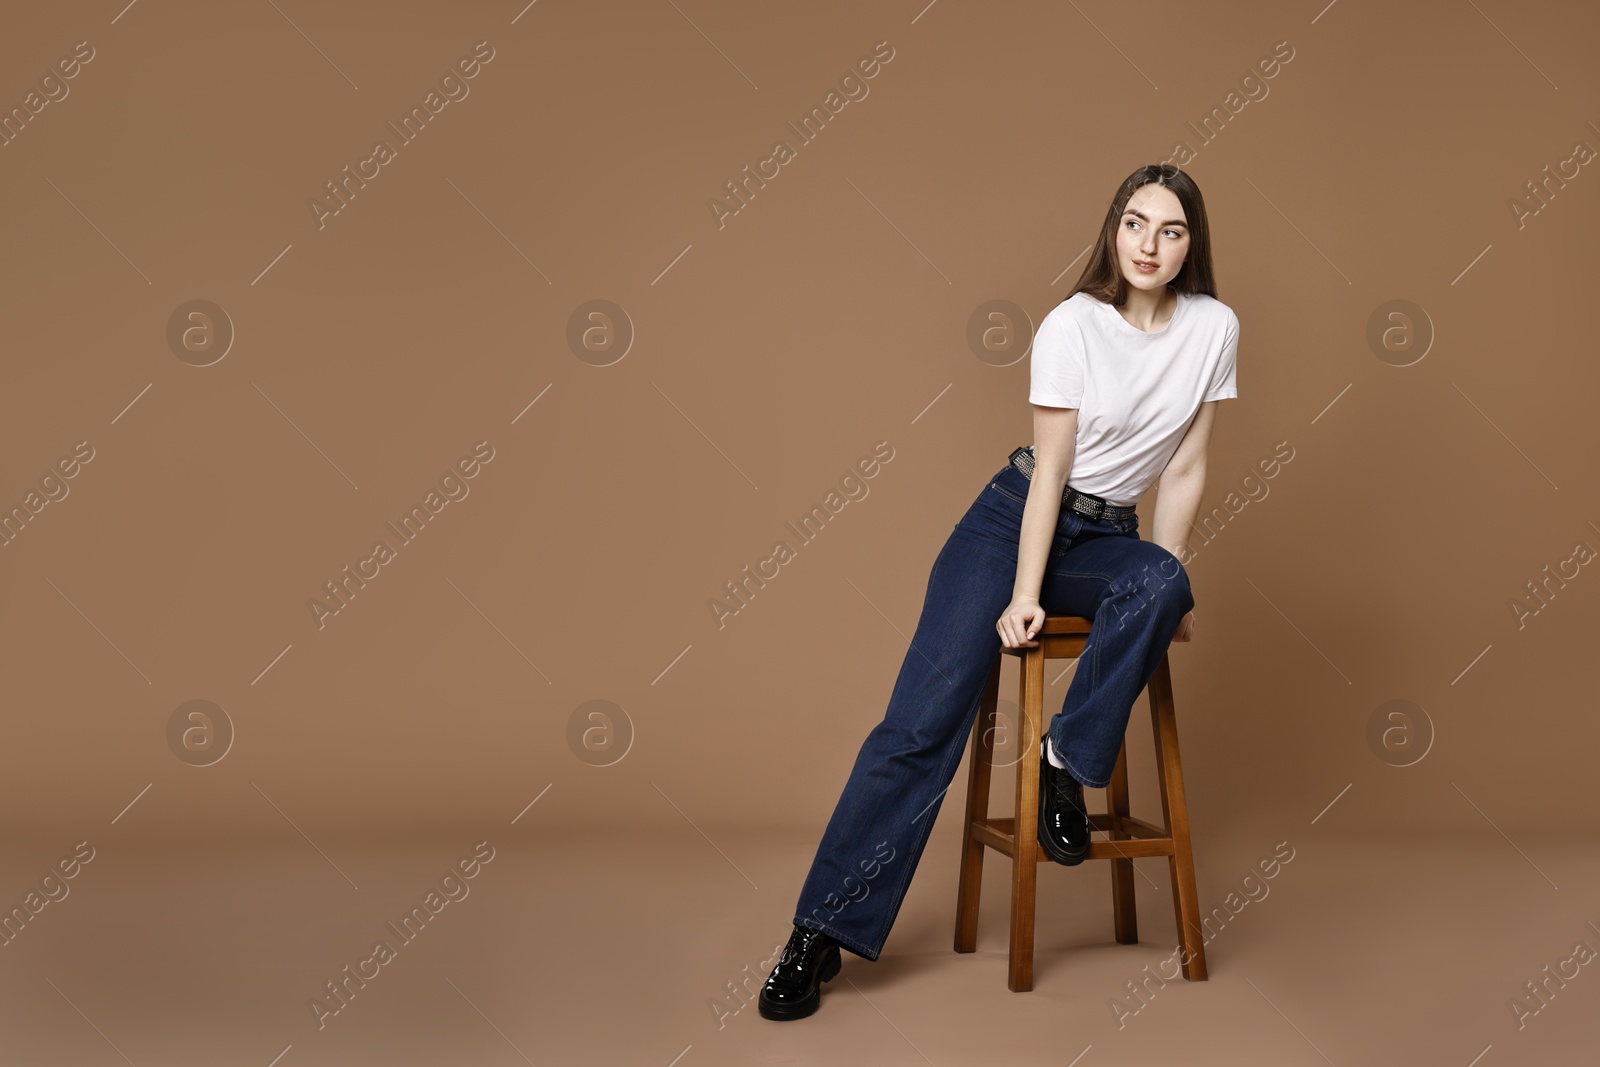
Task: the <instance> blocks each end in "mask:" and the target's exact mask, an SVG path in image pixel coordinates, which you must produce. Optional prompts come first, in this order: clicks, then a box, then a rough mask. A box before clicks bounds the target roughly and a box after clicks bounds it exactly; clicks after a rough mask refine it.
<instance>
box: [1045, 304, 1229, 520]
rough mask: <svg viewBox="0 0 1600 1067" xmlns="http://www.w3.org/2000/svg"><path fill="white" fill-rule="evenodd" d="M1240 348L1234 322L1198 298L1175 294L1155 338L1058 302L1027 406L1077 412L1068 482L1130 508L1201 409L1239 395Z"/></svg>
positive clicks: (1106, 315)
mask: <svg viewBox="0 0 1600 1067" xmlns="http://www.w3.org/2000/svg"><path fill="white" fill-rule="evenodd" d="M1238 346H1239V319H1238V316H1236V315H1235V314H1234V313H1233V309H1232V308H1230V307H1228V305H1226V304H1224V303H1223V302H1222V301H1220V300H1218V299H1217V298H1216V297H1212V296H1206V295H1205V294H1204V293H1184V292H1180V293H1178V306H1177V308H1176V309H1174V311H1173V312H1172V319H1171V321H1169V322H1168V323H1167V326H1166V328H1165V329H1163V330H1158V331H1156V332H1155V333H1145V332H1144V331H1143V330H1140V329H1139V328H1138V327H1136V326H1134V325H1133V324H1132V323H1130V322H1129V321H1128V320H1127V319H1125V318H1123V317H1122V313H1121V312H1120V311H1118V310H1117V309H1116V308H1114V307H1112V306H1111V305H1110V304H1107V303H1104V302H1102V301H1101V300H1099V299H1097V298H1096V297H1093V296H1090V295H1089V294H1088V293H1082V292H1080V293H1074V294H1073V295H1072V296H1071V297H1070V298H1069V299H1067V300H1063V301H1062V302H1061V303H1059V304H1057V305H1056V306H1055V308H1054V309H1053V310H1052V311H1051V312H1050V313H1049V314H1048V315H1046V316H1045V318H1044V321H1043V322H1041V323H1040V324H1039V330H1038V332H1037V333H1036V334H1035V335H1034V338H1033V363H1032V365H1031V367H1030V368H1029V371H1030V386H1029V393H1028V400H1029V402H1031V403H1034V404H1039V405H1042V406H1044V407H1055V408H1077V409H1078V436H1077V443H1076V447H1075V450H1074V452H1073V455H1072V471H1071V473H1070V474H1069V475H1068V476H1067V484H1068V485H1070V486H1072V487H1073V488H1074V489H1077V490H1079V491H1081V492H1085V493H1093V494H1095V495H1096V496H1101V497H1104V498H1105V499H1107V500H1109V501H1110V502H1111V503H1113V504H1134V503H1137V502H1138V500H1139V498H1140V497H1141V496H1143V495H1144V491H1145V490H1146V489H1148V488H1149V487H1150V485H1151V483H1153V482H1154V481H1155V480H1156V478H1157V477H1159V476H1160V474H1161V472H1162V471H1163V470H1164V469H1166V466H1167V461H1168V460H1169V459H1171V458H1172V454H1173V453H1174V452H1176V451H1177V450H1178V444H1179V442H1181V441H1182V440H1183V435H1184V433H1185V432H1187V430H1188V429H1189V423H1190V422H1191V421H1193V419H1194V416H1195V413H1196V412H1198V411H1199V410H1200V404H1201V403H1202V402H1203V401H1207V400H1222V399H1225V398H1227V397H1236V396H1238V395H1239V393H1238V391H1237V389H1236V388H1235V384H1234V365H1235V362H1236V358H1237V355H1236V353H1237V349H1238Z"/></svg>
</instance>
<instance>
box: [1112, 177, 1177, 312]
mask: <svg viewBox="0 0 1600 1067" xmlns="http://www.w3.org/2000/svg"><path fill="white" fill-rule="evenodd" d="M1188 254H1189V226H1188V220H1187V219H1185V218H1184V215H1183V205H1182V204H1181V203H1180V202H1179V201H1178V198H1177V196H1176V195H1175V194H1174V193H1173V192H1172V190H1171V189H1168V188H1167V187H1166V186H1163V185H1155V184H1151V185H1143V186H1140V187H1139V188H1138V189H1136V190H1134V193H1133V195H1132V196H1130V197H1129V198H1128V206H1127V207H1126V208H1124V209H1123V211H1122V218H1121V219H1119V220H1118V221H1117V263H1118V265H1119V266H1120V267H1121V268H1122V276H1123V277H1124V278H1126V279H1128V284H1129V285H1131V286H1133V287H1134V288H1136V289H1145V290H1152V291H1155V292H1157V293H1159V292H1160V291H1161V290H1162V289H1163V288H1164V287H1165V286H1166V284H1167V283H1168V282H1170V281H1171V280H1172V279H1173V277H1174V276H1175V275H1176V274H1177V273H1178V268H1180V267H1182V266H1183V261H1184V257H1186V256H1187V255H1188ZM1144 264H1154V269H1150V270H1146V269H1144V267H1143V265H1144Z"/></svg>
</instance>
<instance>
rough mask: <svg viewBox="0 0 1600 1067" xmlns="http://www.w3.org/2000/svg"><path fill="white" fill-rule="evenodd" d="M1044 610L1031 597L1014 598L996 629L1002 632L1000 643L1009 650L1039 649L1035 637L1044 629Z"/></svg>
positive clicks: (995, 625)
mask: <svg viewBox="0 0 1600 1067" xmlns="http://www.w3.org/2000/svg"><path fill="white" fill-rule="evenodd" d="M1044 617H1045V616H1044V608H1041V607H1040V606H1039V601H1038V600H1037V599H1036V598H1034V597H1031V596H1019V597H1013V598H1012V600H1011V603H1010V604H1009V605H1007V606H1006V610H1005V611H1003V612H1001V614H1000V619H999V621H998V622H996V623H995V624H994V628H995V629H996V630H998V631H1000V643H1001V644H1002V645H1004V646H1005V647H1007V648H1037V647H1038V646H1039V642H1037V641H1035V640H1034V639H1033V635H1034V634H1036V633H1038V632H1039V631H1040V630H1041V629H1042V628H1043V627H1044Z"/></svg>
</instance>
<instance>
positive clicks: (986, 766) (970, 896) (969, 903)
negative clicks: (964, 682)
mask: <svg viewBox="0 0 1600 1067" xmlns="http://www.w3.org/2000/svg"><path fill="white" fill-rule="evenodd" d="M1004 655H1005V654H1004V653H997V654H996V655H995V658H994V670H992V671H990V672H989V682H988V684H987V685H986V686H985V687H984V690H983V702H982V703H981V704H980V705H979V706H978V717H977V718H976V719H974V720H973V723H972V752H971V754H970V756H969V757H968V758H969V760H970V762H969V765H968V767H967V814H966V820H965V821H964V822H963V823H962V828H961V884H960V886H959V887H958V888H957V890H956V945H955V947H956V951H957V952H972V951H973V950H975V949H976V948H977V947H978V894H979V892H980V891H981V890H982V889H983V842H981V841H979V840H978V839H977V838H976V837H974V836H973V833H972V827H973V824H975V823H979V822H984V821H987V820H988V818H989V772H990V769H991V768H992V767H993V765H994V730H995V709H996V708H997V706H998V705H999V697H1000V664H1001V663H1002V662H1004Z"/></svg>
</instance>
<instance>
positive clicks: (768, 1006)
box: [756, 947, 841, 1020]
mask: <svg viewBox="0 0 1600 1067" xmlns="http://www.w3.org/2000/svg"><path fill="white" fill-rule="evenodd" d="M840 966H841V963H840V960H839V950H838V948H837V947H835V948H830V949H829V950H828V958H827V959H826V960H824V961H823V963H822V970H821V971H820V972H819V973H818V976H817V988H815V989H813V990H812V991H811V995H810V996H808V997H803V998H801V999H800V1000H796V1001H793V1002H791V1003H773V1002H770V1001H768V1000H767V998H766V996H765V995H762V996H759V997H757V998H756V1010H757V1011H758V1012H760V1013H761V1017H762V1018H763V1019H780V1020H782V1019H804V1018H805V1017H806V1016H808V1015H812V1014H814V1013H815V1012H816V1010H817V1007H818V1006H819V1005H820V1004H821V1003H822V983H823V982H828V981H832V980H833V977H834V976H835V975H837V974H838V973H839V968H840ZM764 993H765V991H763V994H764Z"/></svg>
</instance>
